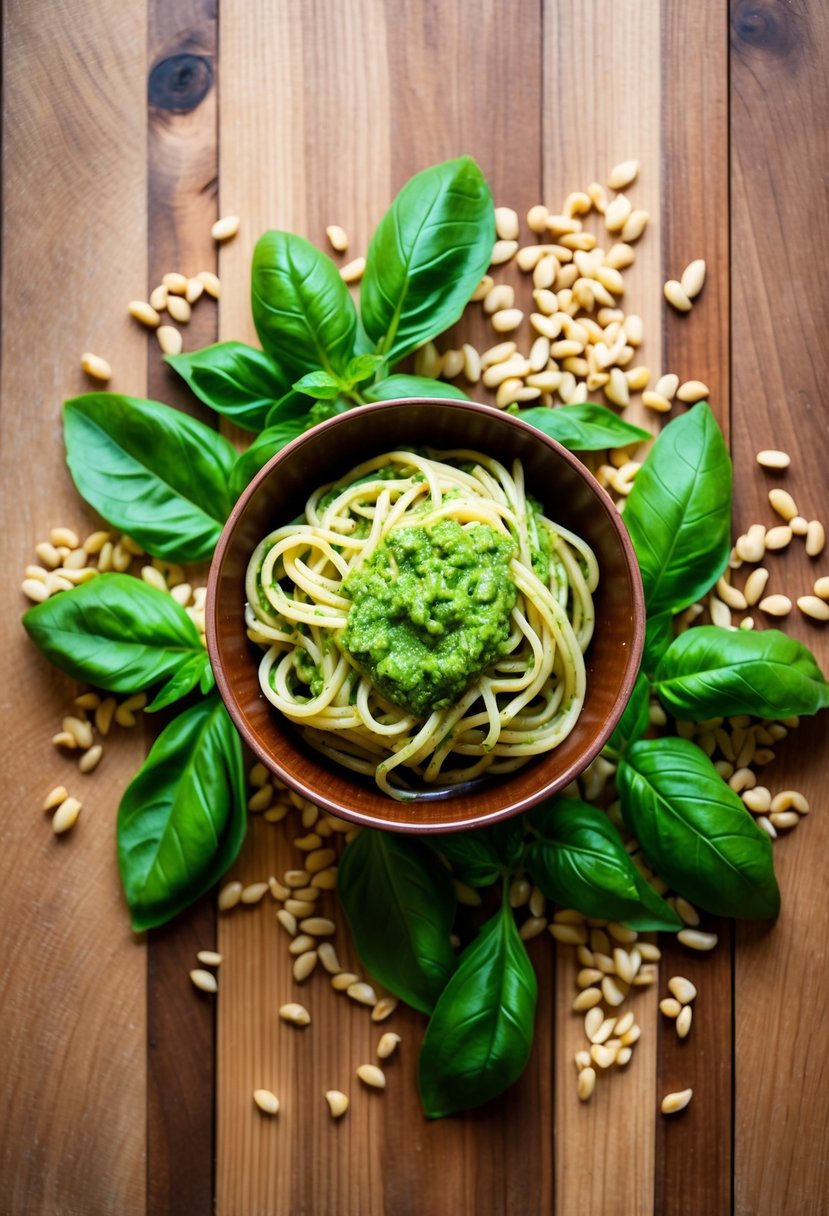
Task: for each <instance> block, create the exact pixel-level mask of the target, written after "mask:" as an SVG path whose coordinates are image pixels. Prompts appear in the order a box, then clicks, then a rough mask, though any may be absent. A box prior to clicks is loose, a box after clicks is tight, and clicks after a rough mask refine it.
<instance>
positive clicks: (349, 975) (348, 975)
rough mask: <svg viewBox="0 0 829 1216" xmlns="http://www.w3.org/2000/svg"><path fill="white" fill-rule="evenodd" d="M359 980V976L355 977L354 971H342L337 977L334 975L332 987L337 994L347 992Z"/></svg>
mask: <svg viewBox="0 0 829 1216" xmlns="http://www.w3.org/2000/svg"><path fill="white" fill-rule="evenodd" d="M359 979H360V977H359V975H355V974H354V972H353V971H340V972H339V973H338V974H337V975H332V977H331V987H332V988H333V989H334V991H335V992H347V991H348V989H349V988H350V987H351V985H352V984H356V983H357V982H358V981H359Z"/></svg>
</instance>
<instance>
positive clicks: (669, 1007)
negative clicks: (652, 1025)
mask: <svg viewBox="0 0 829 1216" xmlns="http://www.w3.org/2000/svg"><path fill="white" fill-rule="evenodd" d="M681 1009H682V1006H681V1005H680V1003H679V1001H675V1000H674V998H673V997H671V996H666V997H665V999H664V1000H662V1001H660V1002H659V1011H660V1013H664V1015H665V1017H666V1018H677V1017H679V1014H680V1010H681Z"/></svg>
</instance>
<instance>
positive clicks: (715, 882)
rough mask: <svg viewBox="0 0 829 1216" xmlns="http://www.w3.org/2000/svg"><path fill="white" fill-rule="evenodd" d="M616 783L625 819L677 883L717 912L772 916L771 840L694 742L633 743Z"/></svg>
mask: <svg viewBox="0 0 829 1216" xmlns="http://www.w3.org/2000/svg"><path fill="white" fill-rule="evenodd" d="M616 784H617V787H618V790H619V797H620V798H621V801H622V814H623V815H624V818H625V822H626V823H627V825H628V827H629V828H630V830H631V832H633V834H634V835H635V836H636V838H637V840H638V841H639V842H640V844H641V845H642V849H643V851H644V853H645V855H646V857H647V858H648V860H649V861H650V863H651V865H652V866H653V867H654V869H655V870H656V872H657V873H658V874H659V875H660V877H661V878H664V880H665V881H666V882H667V883H669V884H670V885H671V887H672V888H673V889H674V890H675V891H677V892H678V893H679V894H680V895H684V896H685V898H686V899H689V900H691V902H692V903H694V904H697V905H698V906H699V907H701V908H705V909H706V910H707V911H708V912H713V913H715V914H716V915H718V916H740V917H755V916H759V917H774V916H777V914H778V912H779V911H780V893H779V891H778V889H777V882H776V880H775V877H774V868H773V865H772V859H771V840H770V839H769V837H768V836H767V835H766V833H765V832H763V831H762V830H761V829H760V828H758V827H757V825H756V824H755V823H754V821H753V819H752V818H751V815H750V813H749V812H748V811H747V810H746V808H745V806H744V805H743V803H742V801H741V799H740V798H739V797H738V796H737V795H736V794H735V793H734V791H733V790H732V789H730V788H729V786H728V785H726V783H725V782H724V781H723V779H722V777H720V775H719V773H718V772H717V770H716V769H715V768H714V766H713V764H712V763H711V761H710V760H709V759H708V757H707V756H706V755H705V753H704V752H702V751H701V750H700V749H699V748H698V747H697V746H696V745H695V744H693V743H690V742H689V741H688V740H686V739H671V738H667V739H654V740H643V741H641V742H639V743H634V745H633V746H632V747H631V748H630V749H629V751H628V752H627V755H626V756H625V757H624V759H623V761H622V762H621V764H620V765H619V768H618V769H617V772H616Z"/></svg>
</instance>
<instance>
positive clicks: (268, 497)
mask: <svg viewBox="0 0 829 1216" xmlns="http://www.w3.org/2000/svg"><path fill="white" fill-rule="evenodd" d="M423 446H429V447H433V448H437V449H441V448H453V447H461V446H462V447H468V448H474V449H477V450H479V451H482V452H486V453H488V454H490V455H493V456H495V457H496V458H497V459H498V460H500V461H502V462H503V463H505V464H507V465H509V464H510V463H511V461H513V460H515V459H516V458H518V459H520V460H521V461H522V462H523V465H524V471H525V477H526V484H527V488H528V490H529V491H530V492H531V493H532V494H533V495H534V496H535V497H536V498H538V499H539V500H540V501H541V503H542V504H543V507H544V510H545V513H546V514H547V515H548V516H549V517H550V518H551V519H553V520H555V521H557V522H559V523H561V524H562V525H563V526H565V527H568V528H571V529H572V530H573V531H574V532H576V533H578V534H579V535H580V536H583V537H584V538H585V539H586V540H587V542H588V543H589V544H590V545H591V546H592V547H593V549H594V550H595V552H596V556H597V559H598V562H599V571H600V583H599V587H598V590H597V592H596V594H595V597H594V602H595V607H596V629H595V633H594V636H593V640H592V642H591V644H590V647H589V649H588V651H587V655H586V664H587V696H586V699H585V703H584V708H583V710H582V713H581V715H580V717H579V720H578V722H577V724H576V726H575V727H574V729H573V731H572V733H571V734H570V735H569V736H568V738H567V739H566V740H565V741H564V742H563V743H562V744H560V746H559V747H557V748H556V749H555V750H554V751H552V752H549V753H548V754H547V755H545V756H540V757H538V758H537V759H536V760H534V761H531V762H530V763H528V764H527V766H526V767H525V768H523V769H520V770H519V771H518V772H516V773H514V774H512V775H510V776H508V777H503V778H501V779H495V778H493V780H492V781H491V782H486V783H481V785H479V786H478V787H477V788H475V789H474V790H473V791H470V792H469V793H460V794H454V795H451V796H448V797H442V798H436V799H434V800H425V801H416V802H414V803H406V802H395V801H393V800H392V799H390V798H388V797H386V796H385V795H384V794H382V793H381V792H380V790H378V789H377V788H376V786H374V785H373V784H372V783H371V782H370V781H368V780H366V779H363V778H361V777H360V776H358V775H357V774H350V773H348V772H347V771H345V770H343V769H339V768H337V767H336V766H335V765H334V764H332V763H330V762H329V761H327V760H326V758H325V757H323V756H321V755H319V754H318V753H316V752H314V751H313V750H312V749H310V748H308V747H307V746H306V745H305V744H304V743H303V741H302V739H301V738H300V737H299V735H298V734H297V732H296V731H295V730H294V728H293V727H292V725H291V723H290V722H288V721H287V720H285V719H283V718H282V716H281V715H280V714H279V713H278V712H277V711H276V710H275V709H274V708H273V706H272V705H271V704H270V703H269V702H268V701H267V700H266V699H265V698H264V696H263V695H262V693H261V691H260V688H259V677H258V671H257V669H258V663H259V658H260V655H261V651H260V650H259V648H258V647H256V646H254V645H253V643H251V642H250V641H249V640H248V638H247V636H246V633H245V622H244V603H245V594H244V578H245V570H246V568H247V564H248V561H249V558H250V555H251V553H252V552H253V550H254V548H255V547H256V545H257V544H258V542H259V541H260V540H261V539H262V537H263V536H264V535H265V534H266V533H267V532H269V531H271V530H272V529H274V528H276V527H279V526H280V525H282V524H284V523H285V522H286V521H288V520H291V519H294V518H295V517H296V516H298V515H300V514H301V513H302V511H303V509H304V505H305V501H306V499H307V497H308V495H309V493H310V492H311V491H312V490H313V489H315V488H316V487H317V486H320V485H322V484H324V483H325V482H329V481H333V480H335V479H336V478H337V477H340V476H342V475H343V474H345V473H347V472H348V470H349V469H350V468H352V467H353V466H354V465H356V464H358V463H360V462H361V461H364V460H367V459H369V458H370V457H371V456H374V455H379V454H380V453H382V452H384V451H390V450H393V449H394V448H398V447H404V448H405V447H423ZM206 620H207V641H208V648H209V651H210V657H211V660H212V662H213V667H214V670H215V672H216V679H217V684H218V687H219V691H220V693H221V695H222V697H223V699H224V701H225V704H226V705H227V708H228V710H229V712H230V714H231V717H232V718H233V720H234V722H235V724H236V726H237V727H238V729H239V731H240V732H241V734H242V736H243V738H244V739H245V741H246V742H247V743H248V744H249V746H250V747H251V748H252V750H253V751H254V753H255V754H256V755H257V757H258V758H259V759H261V760H262V761H263V762H264V763H265V764H266V765H267V766H268V767H269V768H270V769H272V770H273V771H274V772H275V773H276V774H277V776H279V777H281V778H282V780H284V781H285V782H286V783H287V784H289V785H290V786H292V787H293V788H294V789H296V790H298V791H299V792H300V793H301V794H302V795H303V796H304V797H306V798H309V799H311V800H312V801H313V802H315V803H317V804H318V805H319V806H322V807H324V808H325V809H327V810H329V811H331V812H333V813H334V814H336V815H340V816H342V817H343V818H347V819H352V820H355V821H356V822H359V823H362V824H368V825H371V826H375V827H386V828H394V829H396V830H397V831H412V832H416V831H428V832H436V831H452V830H456V829H460V828H464V827H470V826H482V825H484V824H487V823H492V822H495V821H496V820H498V819H502V818H505V817H506V816H508V815H511V814H515V813H517V812H518V811H521V810H526V809H527V807H529V806H531V805H532V804H534V803H535V802H537V801H539V799H540V798H542V797H546V796H547V795H549V794H552V793H554V792H555V791H556V790H560V789H562V788H563V787H564V786H566V785H567V784H568V783H569V782H570V781H572V780H573V778H574V777H575V776H577V775H578V773H579V772H580V771H581V770H582V769H583V768H584V767H585V766H586V765H587V764H588V763H589V762H590V760H592V759H593V758H594V757H595V756H596V755H597V754H598V752H599V751H600V750H601V748H602V747H603V746H604V744H605V742H606V741H607V739H608V738H609V736H610V734H611V732H612V731H613V728H614V727H615V725H616V722H617V721H618V718H619V716H620V715H621V713H622V710H623V709H624V706H625V704H626V702H627V700H628V697H629V696H630V692H631V689H632V687H633V682H634V680H635V678H636V671H637V668H638V665H639V659H640V657H641V649H642V639H643V631H644V609H643V605H642V591H641V582H640V579H639V572H638V567H637V565H636V559H635V557H634V554H633V549H632V546H631V544H630V541H629V539H628V535H627V532H626V531H625V528H624V526H623V524H622V522H621V520H620V518H619V516H618V514H617V512H616V510H615V508H614V506H613V504H612V502H611V500H610V498H609V497H608V496H607V494H605V492H604V490H602V489H601V487H600V486H599V485H598V483H597V482H596V481H595V479H594V478H593V477H592V476H591V475H590V474H589V473H588V472H587V471H586V469H585V468H584V466H583V465H582V464H581V463H580V462H579V461H578V459H577V458H576V457H575V456H573V455H572V454H571V453H570V452H568V451H566V450H565V449H564V448H562V447H560V445H559V444H557V443H555V442H554V441H553V440H550V439H547V438H546V436H544V435H542V434H541V433H540V432H539V431H538V430H537V429H536V428H533V427H530V426H529V425H527V424H526V423H523V422H521V421H520V420H519V419H517V418H515V417H513V416H512V415H507V414H503V413H501V412H499V411H498V410H495V409H493V408H492V407H490V406H485V405H477V404H474V403H471V402H470V403H469V404H466V403H462V402H457V401H452V402H446V401H437V400H422V399H421V400H414V401H412V400H407V401H396V402H382V403H378V404H377V405H370V406H365V407H361V408H360V409H358V410H354V411H352V412H351V413H348V414H342V415H339V416H338V417H336V418H332V419H331V420H330V421H328V422H326V423H324V424H323V425H322V426H320V427H317V428H315V429H314V430H313V431H308V432H307V433H306V434H305V435H302V436H300V438H299V439H297V440H295V441H294V442H293V443H292V444H291V445H290V447H288V448H284V449H283V450H282V451H281V452H280V453H278V454H277V455H276V456H275V457H274V458H273V459H272V460H271V461H270V462H269V463H268V464H267V465H266V466H265V467H264V468H263V469H262V470H261V471H260V473H259V474H258V475H257V477H256V478H255V479H254V480H253V481H252V482H251V484H250V485H249V486H248V487H247V489H246V490H245V492H244V494H243V495H242V497H241V498H240V499H239V501H238V503H237V504H236V507H235V508H234V510H233V513H232V514H231V516H230V519H229V520H228V522H227V524H226V526H225V529H224V531H223V533H222V537H221V540H220V542H219V545H218V548H217V550H216V555H215V557H214V559H213V564H212V566H211V569H210V576H209V580H208V594H207V611H206Z"/></svg>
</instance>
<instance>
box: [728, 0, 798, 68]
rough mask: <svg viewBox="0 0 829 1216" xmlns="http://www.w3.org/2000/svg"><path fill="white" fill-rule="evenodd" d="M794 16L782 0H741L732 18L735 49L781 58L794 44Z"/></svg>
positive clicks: (795, 38)
mask: <svg viewBox="0 0 829 1216" xmlns="http://www.w3.org/2000/svg"><path fill="white" fill-rule="evenodd" d="M796 18H797V14H796V13H795V12H793V11H792V9H791V8H790V6H789V5H788V4H786V3H784V2H783V0H740V3H738V5H737V7H736V8H735V10H734V15H733V17H732V19H731V31H732V38H733V41H734V43H735V45H736V47H737V48H738V49H743V50H749V51H760V52H761V53H765V54H769V55H779V56H780V57H781V58H782V57H784V56H786V55H790V54H791V53H792V51H794V50H795V49H796V47H797V44H798V41H799V37H800V34H799V31H798V29H797V26H796Z"/></svg>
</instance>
